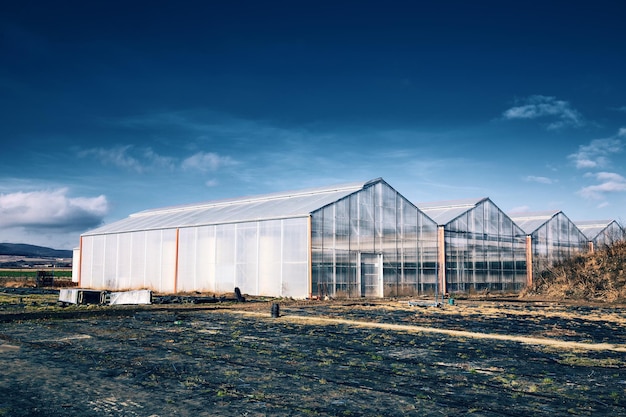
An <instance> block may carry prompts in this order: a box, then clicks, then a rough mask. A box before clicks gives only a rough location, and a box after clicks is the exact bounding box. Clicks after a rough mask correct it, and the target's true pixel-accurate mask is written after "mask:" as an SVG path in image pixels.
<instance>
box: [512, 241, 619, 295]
mask: <svg viewBox="0 0 626 417" xmlns="http://www.w3.org/2000/svg"><path fill="white" fill-rule="evenodd" d="M521 295H522V296H532V295H543V296H547V297H551V298H569V299H579V300H589V301H601V302H609V303H615V302H624V301H626V240H622V241H618V242H616V243H614V244H612V245H611V246H608V247H604V248H601V249H599V250H596V251H595V252H594V253H588V254H583V255H579V256H576V257H575V258H572V259H569V260H566V261H563V262H560V263H557V264H555V265H553V266H552V267H551V268H549V269H548V270H546V271H543V272H541V273H540V274H539V276H538V277H537V278H535V283H534V285H533V286H532V287H531V288H528V289H527V290H525V291H524V292H523V293H522V294H521Z"/></svg>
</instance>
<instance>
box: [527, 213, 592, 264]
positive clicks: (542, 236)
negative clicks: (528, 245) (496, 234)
mask: <svg viewBox="0 0 626 417" xmlns="http://www.w3.org/2000/svg"><path fill="white" fill-rule="evenodd" d="M531 237H532V255H533V275H536V274H540V273H541V271H544V270H546V269H548V268H549V267H550V266H551V265H552V264H554V263H555V262H558V261H562V260H564V259H566V258H569V257H571V256H574V255H575V254H576V253H578V252H581V251H585V250H586V249H587V238H586V237H585V235H584V234H583V233H582V232H581V231H580V230H579V229H578V228H577V227H576V225H575V224H574V223H573V222H572V221H571V220H570V219H568V218H567V216H565V215H564V214H563V213H561V212H559V213H558V214H556V215H555V216H554V217H552V218H551V219H550V220H548V221H547V222H545V223H544V224H543V225H542V226H540V227H539V228H537V230H535V231H534V232H533V233H532V234H531Z"/></svg>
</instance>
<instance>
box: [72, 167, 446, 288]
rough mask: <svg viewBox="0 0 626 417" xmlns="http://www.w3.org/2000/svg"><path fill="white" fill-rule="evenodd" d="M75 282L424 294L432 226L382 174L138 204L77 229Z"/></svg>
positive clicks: (433, 260) (432, 270)
mask: <svg viewBox="0 0 626 417" xmlns="http://www.w3.org/2000/svg"><path fill="white" fill-rule="evenodd" d="M74 263H75V264H77V265H78V267H77V268H75V269H76V275H77V281H78V282H79V286H81V287H84V288H93V289H107V290H130V289H150V290H153V291H155V292H160V293H180V292H191V291H198V292H213V293H227V292H232V291H233V290H234V288H239V289H240V291H241V292H242V293H244V294H250V295H259V296H273V297H293V298H307V297H316V296H317V297H323V296H347V297H361V296H366V297H381V296H396V295H417V294H421V293H425V292H430V291H434V288H435V286H436V282H437V226H436V224H435V223H434V222H433V221H432V220H430V219H429V218H428V217H427V216H425V215H424V214H423V213H422V212H421V211H420V210H418V208H417V207H415V206H414V205H413V204H411V203H410V202H409V201H408V200H406V199H405V198H404V197H402V196H401V195H400V194H399V193H398V192H397V191H395V190H394V189H393V188H391V187H390V186H389V185H388V184H387V183H386V182H385V181H383V180H382V179H380V178H378V179H375V180H372V181H368V182H360V183H352V184H345V185H339V186H332V187H324V188H313V189H307V190H300V191H293V192H285V193H275V194H268V195H261V196H254V197H244V198H236V199H228V200H219V201H211V202H206V203H201V204H193V205H185V206H177V207H167V208H162V209H156V210H147V211H143V212H139V213H136V214H133V215H131V216H129V217H128V218H126V219H122V220H120V221H117V222H114V223H111V224H108V225H105V226H102V227H100V228H98V229H95V230H92V231H89V232H87V233H84V234H83V235H81V239H80V247H79V248H78V250H77V251H75V261H74Z"/></svg>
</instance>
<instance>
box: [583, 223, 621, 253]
mask: <svg viewBox="0 0 626 417" xmlns="http://www.w3.org/2000/svg"><path fill="white" fill-rule="evenodd" d="M574 224H575V225H576V227H578V229H579V230H580V231H581V232H583V233H584V235H585V236H586V237H587V240H588V241H589V249H590V250H591V251H592V252H593V250H594V249H596V248H602V247H604V246H608V245H611V244H613V243H614V242H616V241H618V240H623V239H624V237H625V233H624V229H622V227H621V226H620V225H619V223H617V222H616V221H615V220H583V221H575V222H574Z"/></svg>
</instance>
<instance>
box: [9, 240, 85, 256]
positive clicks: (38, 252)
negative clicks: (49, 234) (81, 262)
mask: <svg viewBox="0 0 626 417" xmlns="http://www.w3.org/2000/svg"><path fill="white" fill-rule="evenodd" d="M0 255H9V256H27V257H30V258H71V257H72V255H73V253H72V251H71V250H62V249H50V248H45V247H43V246H35V245H26V244H23V243H0Z"/></svg>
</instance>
